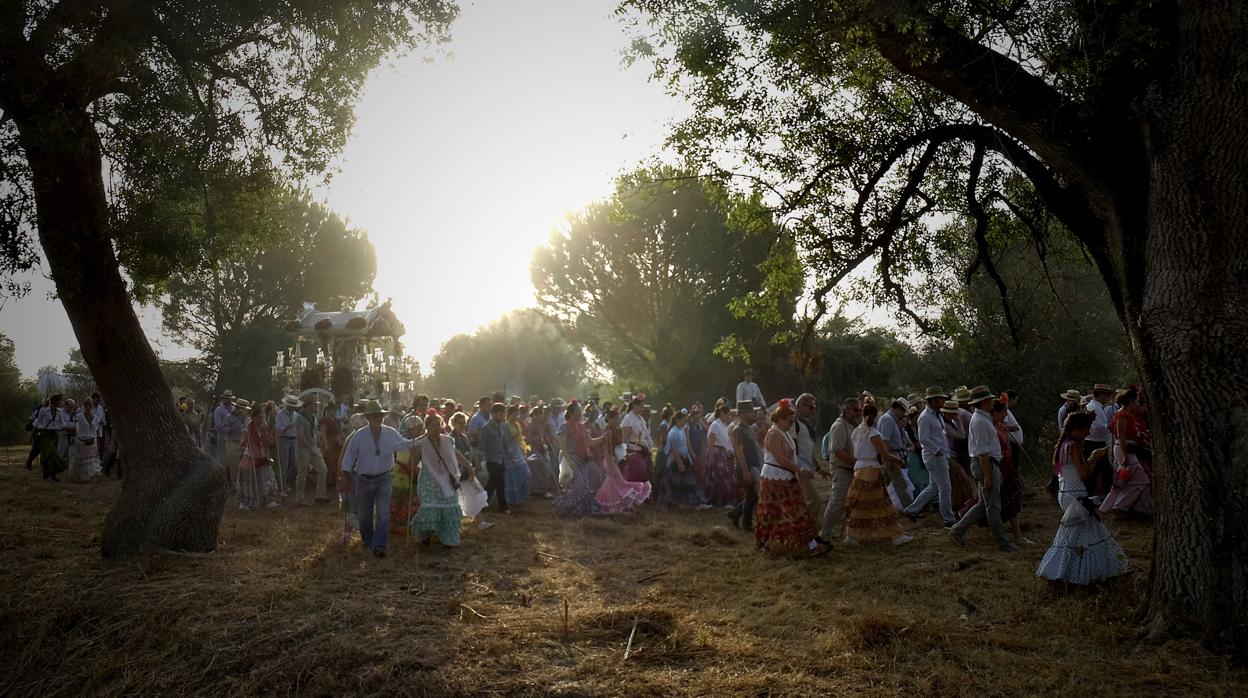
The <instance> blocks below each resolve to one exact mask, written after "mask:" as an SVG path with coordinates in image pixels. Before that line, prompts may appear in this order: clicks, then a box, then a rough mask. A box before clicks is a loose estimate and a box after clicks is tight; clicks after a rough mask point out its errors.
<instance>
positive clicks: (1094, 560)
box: [1036, 412, 1129, 586]
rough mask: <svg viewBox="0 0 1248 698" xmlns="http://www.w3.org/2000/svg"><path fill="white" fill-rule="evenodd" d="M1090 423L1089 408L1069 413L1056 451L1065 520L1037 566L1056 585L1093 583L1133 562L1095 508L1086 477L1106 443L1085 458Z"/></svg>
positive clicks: (1123, 570) (1059, 500)
mask: <svg viewBox="0 0 1248 698" xmlns="http://www.w3.org/2000/svg"><path fill="white" fill-rule="evenodd" d="M1091 428H1092V415H1090V414H1088V413H1087V412H1072V413H1071V414H1069V415H1067V417H1066V425H1065V427H1064V428H1063V430H1062V437H1061V440H1060V441H1059V442H1058V444H1057V448H1056V449H1054V451H1053V470H1054V473H1055V474H1056V475H1057V478H1058V495H1057V503H1058V506H1060V507H1061V508H1062V522H1061V524H1060V525H1059V526H1058V528H1057V535H1056V536H1054V537H1053V545H1052V546H1050V547H1049V550H1048V552H1046V553H1045V554H1044V559H1042V560H1041V561H1040V566H1039V567H1038V568H1037V569H1036V576H1037V577H1043V578H1045V579H1047V580H1049V581H1050V582H1053V583H1054V584H1055V585H1063V586H1065V585H1076V586H1086V585H1090V584H1095V583H1097V582H1100V581H1104V580H1106V579H1111V578H1113V577H1117V576H1119V575H1121V574H1125V573H1126V571H1127V569H1128V567H1129V563H1128V561H1127V555H1126V553H1124V552H1123V551H1122V546H1120V545H1118V541H1116V540H1114V537H1113V536H1111V535H1110V533H1109V531H1108V530H1107V529H1106V528H1105V524H1103V523H1101V520H1100V518H1099V517H1098V516H1097V515H1096V513H1095V512H1094V505H1093V504H1092V502H1091V500H1089V499H1088V490H1087V487H1086V486H1085V485H1084V478H1086V477H1088V476H1089V475H1090V474H1091V473H1092V469H1093V467H1094V466H1095V465H1096V463H1097V462H1098V461H1100V460H1101V459H1102V458H1104V457H1105V454H1106V449H1105V448H1098V449H1096V450H1094V451H1093V452H1092V454H1091V457H1090V458H1087V459H1085V458H1084V455H1083V442H1084V439H1086V438H1087V437H1088V431H1089V430H1090V429H1091Z"/></svg>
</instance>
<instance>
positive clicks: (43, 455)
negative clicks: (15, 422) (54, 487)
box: [32, 395, 65, 482]
mask: <svg viewBox="0 0 1248 698" xmlns="http://www.w3.org/2000/svg"><path fill="white" fill-rule="evenodd" d="M32 426H33V428H34V430H35V433H36V434H38V435H39V436H38V439H39V464H40V465H41V466H42V467H43V479H44V480H47V481H49V482H60V478H59V477H57V475H59V474H60V473H61V471H63V470H65V461H64V460H62V459H61V455H60V453H59V451H58V448H59V446H60V441H61V430H62V429H64V428H65V413H64V411H63V410H62V409H61V396H60V395H53V396H52V397H50V398H48V403H47V404H46V405H44V406H43V407H40V408H39V413H38V414H37V415H35V422H34V424H33V425H32Z"/></svg>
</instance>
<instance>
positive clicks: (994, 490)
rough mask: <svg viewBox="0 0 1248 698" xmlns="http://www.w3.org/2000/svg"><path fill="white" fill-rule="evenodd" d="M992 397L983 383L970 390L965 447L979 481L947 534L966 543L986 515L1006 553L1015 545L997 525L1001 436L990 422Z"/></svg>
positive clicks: (993, 398) (999, 509) (1001, 547)
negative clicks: (975, 495)
mask: <svg viewBox="0 0 1248 698" xmlns="http://www.w3.org/2000/svg"><path fill="white" fill-rule="evenodd" d="M994 400H996V396H995V395H993V394H992V391H991V390H989V389H988V387H987V386H984V385H977V386H975V388H974V389H972V390H971V396H970V403H971V405H972V406H974V407H975V414H974V415H973V416H972V417H971V427H970V430H969V433H968V434H967V444H968V446H967V448H968V449H969V451H970V455H971V474H972V475H974V476H975V479H976V480H977V481H978V482H979V501H978V502H976V503H975V506H973V507H971V509H970V511H968V512H966V515H965V516H963V517H962V519H961V520H960V521H958V523H956V524H954V526H953V528H951V529H949V537H950V538H952V539H953V542H955V543H957V544H958V545H960V546H965V545H966V531H967V529H969V528H970V527H971V526H973V525H975V524H977V523H979V522H980V520H982V519H983V518H985V517H987V519H988V527H989V528H990V529H992V535H993V536H995V537H996V539H997V547H998V548H1000V549H1001V550H1002V551H1004V552H1007V553H1012V552H1015V551H1017V550H1018V547H1017V546H1016V545H1014V544H1013V543H1011V542H1010V539H1009V538H1006V536H1005V527H1004V526H1002V524H1001V455H1002V454H1001V439H1000V437H999V436H998V435H997V428H996V426H995V425H994V424H993V422H992V411H991V410H992V403H993V401H994Z"/></svg>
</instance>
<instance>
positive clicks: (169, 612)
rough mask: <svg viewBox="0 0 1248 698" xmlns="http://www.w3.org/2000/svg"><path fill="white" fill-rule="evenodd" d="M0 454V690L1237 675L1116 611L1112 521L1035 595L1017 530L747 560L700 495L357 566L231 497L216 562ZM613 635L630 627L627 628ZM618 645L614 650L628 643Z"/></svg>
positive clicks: (98, 491)
mask: <svg viewBox="0 0 1248 698" xmlns="http://www.w3.org/2000/svg"><path fill="white" fill-rule="evenodd" d="M18 460H19V458H18V457H16V456H14V455H10V457H9V463H10V464H9V465H7V467H4V468H3V469H2V470H0V497H2V498H3V509H2V511H3V514H2V516H3V521H2V522H0V570H2V572H3V580H4V581H3V584H4V588H3V591H4V593H3V594H0V627H3V631H0V638H2V639H0V657H2V658H3V659H0V695H6V696H7V695H11V696H26V695H136V694H145V695H157V694H159V695H170V694H190V693H202V694H211V695H238V696H251V695H265V694H281V695H294V694H305V695H387V696H391V695H497V696H517V695H565V696H580V695H649V696H680V695H704V696H729V695H786V696H788V695H794V696H800V695H832V694H835V695H841V696H854V695H864V696H866V695H869V696H890V695H898V696H901V695H904V696H963V695H964V696H983V695H1002V696H1021V695H1040V694H1046V695H1078V696H1085V695H1096V696H1098V697H1099V698H1107V697H1111V696H1136V695H1161V694H1165V695H1199V696H1219V695H1221V696H1232V695H1245V693H1248V675H1246V674H1245V673H1244V672H1243V671H1241V670H1236V669H1233V668H1232V667H1231V666H1230V664H1229V662H1228V661H1226V660H1225V659H1223V658H1220V657H1216V656H1211V655H1209V654H1208V653H1206V652H1205V651H1203V650H1202V649H1201V648H1200V647H1199V646H1197V645H1195V644H1192V643H1187V642H1172V643H1169V644H1165V645H1160V646H1155V645H1146V644H1141V643H1140V642H1139V639H1140V635H1139V631H1138V630H1137V628H1136V626H1135V625H1134V623H1133V617H1134V614H1135V613H1136V612H1137V609H1138V606H1139V603H1140V594H1141V591H1142V586H1143V582H1144V577H1145V571H1146V569H1147V565H1148V555H1149V550H1150V531H1149V529H1148V527H1147V526H1145V525H1140V524H1130V523H1113V524H1112V528H1113V530H1114V531H1115V533H1116V534H1117V535H1118V537H1119V540H1120V541H1122V543H1123V544H1124V546H1125V547H1126V548H1127V550H1128V553H1129V554H1130V555H1131V558H1132V563H1133V565H1134V567H1135V570H1136V572H1135V574H1134V576H1133V577H1131V578H1129V579H1125V580H1122V581H1121V582H1120V583H1118V584H1116V585H1114V586H1112V587H1110V588H1107V589H1103V590H1101V591H1099V592H1097V593H1092V594H1083V595H1078V596H1073V597H1060V596H1057V595H1055V594H1054V593H1053V592H1051V591H1050V590H1049V589H1048V588H1047V587H1046V586H1045V585H1044V584H1041V583H1040V582H1038V581H1037V580H1036V579H1035V577H1034V576H1033V571H1034V569H1035V565H1036V562H1037V561H1038V560H1039V557H1040V555H1041V554H1042V553H1043V550H1044V548H1045V547H1046V545H1047V543H1048V541H1049V540H1050V539H1051V536H1052V533H1053V530H1054V528H1055V526H1056V523H1057V519H1058V515H1057V510H1056V508H1055V505H1054V504H1052V503H1051V502H1050V501H1048V500H1047V499H1045V498H1044V495H1042V494H1041V495H1039V496H1037V497H1036V498H1034V499H1031V500H1029V501H1028V502H1027V504H1026V506H1025V510H1024V517H1025V522H1026V525H1027V528H1028V534H1029V535H1030V536H1031V537H1032V538H1033V539H1035V540H1036V542H1037V545H1036V546H1033V547H1030V548H1027V549H1025V550H1024V551H1023V552H1021V553H1019V554H1016V555H1012V556H1006V555H1002V554H999V553H997V552H995V550H994V548H993V547H992V546H991V541H990V538H989V536H988V534H987V532H986V531H984V530H975V531H972V534H971V536H970V541H971V542H970V546H969V547H968V548H966V549H959V548H957V547H955V546H954V545H953V544H952V543H951V542H950V541H949V540H948V539H947V538H946V537H945V536H944V533H943V531H942V530H941V529H940V528H939V527H938V525H937V524H936V523H935V521H934V519H935V517H930V516H929V519H928V521H926V522H924V523H923V524H921V525H919V526H917V527H916V528H915V531H914V533H915V536H916V541H915V542H914V543H912V544H911V545H909V546H907V547H906V548H903V549H893V548H891V547H886V548H864V549H848V548H845V547H843V546H838V548H837V549H836V550H835V551H833V552H832V554H831V555H829V556H827V557H825V558H821V559H818V560H801V561H781V560H769V559H765V558H763V557H761V556H760V555H758V554H757V553H755V552H754V550H753V548H752V545H751V541H750V539H749V538H748V537H747V536H746V535H745V534H743V533H740V532H738V531H735V530H732V529H730V528H729V526H728V522H727V520H726V519H725V518H724V515H723V513H722V512H719V511H710V512H688V511H687V512H673V513H669V512H660V511H658V510H656V509H654V508H647V509H646V510H645V511H644V512H643V513H640V514H638V515H635V516H629V517H619V518H612V519H605V520H593V519H587V520H580V521H561V520H558V519H556V518H555V517H554V516H553V514H552V512H551V508H550V503H549V502H546V501H540V500H534V501H531V502H526V503H525V504H524V505H523V506H521V507H517V513H516V514H515V515H514V516H511V517H506V518H504V517H501V516H494V517H493V518H495V520H496V521H498V525H497V526H496V527H495V528H493V529H492V530H490V531H487V532H485V533H483V534H476V533H474V534H470V535H467V536H466V537H465V540H464V543H463V545H462V546H461V547H460V548H459V549H457V550H454V551H452V552H443V551H441V550H438V549H434V550H424V549H420V548H419V546H417V545H415V544H412V543H411V542H409V541H406V540H403V539H402V538H400V539H399V540H396V541H395V542H394V544H393V545H392V547H391V555H390V557H388V558H386V559H384V560H376V559H374V558H373V557H372V556H368V555H364V554H363V553H362V552H361V551H360V549H359V548H358V547H357V546H354V545H353V546H349V547H347V546H343V545H342V544H340V543H339V541H338V536H339V530H340V526H341V524H340V519H339V517H338V516H337V515H336V514H335V513H334V512H332V511H331V510H330V509H328V508H291V509H279V510H266V511H259V512H238V511H237V510H235V509H233V508H230V509H228V510H227V512H226V517H225V521H224V523H223V524H222V527H221V543H220V548H219V550H218V551H217V552H216V553H212V554H208V555H201V556H187V555H172V554H167V553H163V554H162V553H150V554H146V555H143V556H141V557H139V558H137V559H134V560H132V561H130V562H127V563H124V564H114V563H108V562H105V561H103V560H101V559H100V558H99V552H98V538H97V536H98V531H99V528H100V522H101V521H102V518H103V515H104V512H105V511H106V509H107V506H108V503H109V502H110V501H111V500H112V498H113V497H115V496H116V494H117V492H118V488H119V485H118V484H117V483H116V482H111V481H110V482H106V483H97V484H95V485H70V484H59V485H49V484H45V483H43V482H40V481H39V479H38V476H37V474H33V475H32V474H31V473H28V472H26V471H25V470H23V469H22V468H21V466H20V464H16V463H17V461H18ZM634 628H635V630H634ZM630 635H631V636H632V645H631V647H630V648H629V656H628V658H627V659H625V658H624V655H625V649H626V647H627V646H628V642H629V637H630Z"/></svg>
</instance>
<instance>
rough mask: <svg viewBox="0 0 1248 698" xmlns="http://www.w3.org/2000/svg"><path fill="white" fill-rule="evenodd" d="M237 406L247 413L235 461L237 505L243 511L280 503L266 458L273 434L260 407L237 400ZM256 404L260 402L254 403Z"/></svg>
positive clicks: (269, 506)
mask: <svg viewBox="0 0 1248 698" xmlns="http://www.w3.org/2000/svg"><path fill="white" fill-rule="evenodd" d="M239 403H240V404H239V409H240V410H241V411H244V412H249V413H250V415H249V416H250V418H249V419H248V420H247V428H246V429H245V430H244V431H243V456H242V458H241V459H239V461H238V471H239V475H238V508H239V509H242V510H244V511H246V510H248V509H259V508H261V507H268V508H270V509H272V508H275V507H279V506H281V505H282V494H281V489H280V488H279V487H278V486H277V478H276V477H274V476H273V467H272V465H271V464H270V462H269V446H271V445H272V443H273V441H274V440H275V439H274V434H273V431H272V430H271V429H269V425H268V423H267V422H266V421H265V417H264V410H263V408H262V407H261V408H260V409H256V408H253V407H252V406H250V405H247V403H246V402H244V401H242V400H239ZM256 407H260V406H256Z"/></svg>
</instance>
